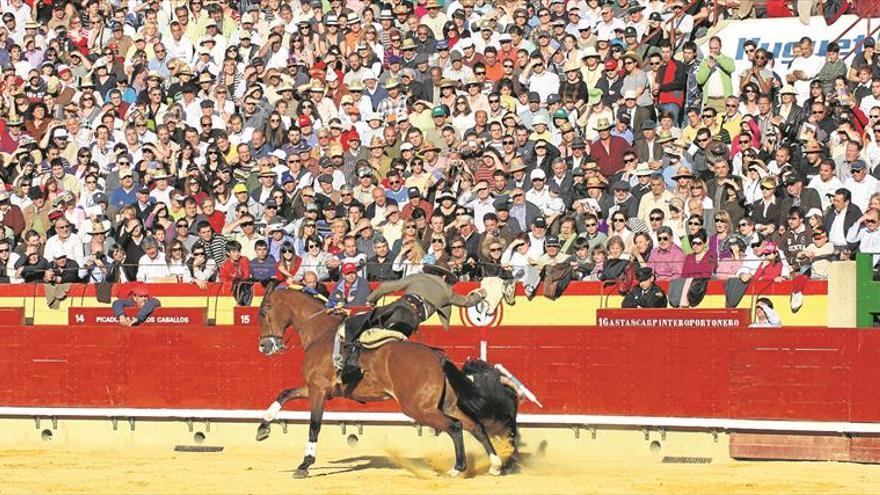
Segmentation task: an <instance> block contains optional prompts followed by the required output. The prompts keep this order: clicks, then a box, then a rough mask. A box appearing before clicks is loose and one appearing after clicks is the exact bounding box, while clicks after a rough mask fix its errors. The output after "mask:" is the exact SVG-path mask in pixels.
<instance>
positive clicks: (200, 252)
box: [193, 251, 205, 256]
mask: <svg viewBox="0 0 880 495" xmlns="http://www.w3.org/2000/svg"><path fill="white" fill-rule="evenodd" d="M204 255H205V252H204V251H198V252H194V253H193V256H204Z"/></svg>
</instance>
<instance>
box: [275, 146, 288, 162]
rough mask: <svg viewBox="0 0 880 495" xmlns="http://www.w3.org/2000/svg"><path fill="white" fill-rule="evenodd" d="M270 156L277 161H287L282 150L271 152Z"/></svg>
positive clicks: (285, 154) (285, 153)
mask: <svg viewBox="0 0 880 495" xmlns="http://www.w3.org/2000/svg"><path fill="white" fill-rule="evenodd" d="M272 156H274V157H276V158H278V159H279V160H287V152H285V151H284V150H282V149H280V148H279V149H277V150H275V151H273V152H272Z"/></svg>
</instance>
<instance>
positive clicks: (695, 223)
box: [688, 222, 703, 227]
mask: <svg viewBox="0 0 880 495" xmlns="http://www.w3.org/2000/svg"><path fill="white" fill-rule="evenodd" d="M688 225H690V226H691V227H699V226H701V225H703V223H702V222H688Z"/></svg>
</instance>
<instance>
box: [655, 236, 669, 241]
mask: <svg viewBox="0 0 880 495" xmlns="http://www.w3.org/2000/svg"><path fill="white" fill-rule="evenodd" d="M657 240H658V241H668V240H669V236H668V235H660V236H657Z"/></svg>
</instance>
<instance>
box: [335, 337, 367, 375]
mask: <svg viewBox="0 0 880 495" xmlns="http://www.w3.org/2000/svg"><path fill="white" fill-rule="evenodd" d="M346 351H347V356H346V358H345V364H344V365H343V367H342V372H341V373H340V378H341V379H342V383H345V384H351V383H355V382H357V381H358V380H360V379H361V377H362V376H363V375H364V372H363V371H362V370H361V368H360V366H359V365H358V358H359V357H360V347H358V346H357V345H356V344H346Z"/></svg>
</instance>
